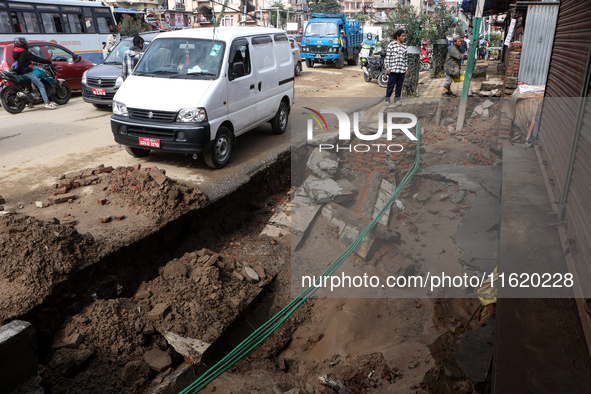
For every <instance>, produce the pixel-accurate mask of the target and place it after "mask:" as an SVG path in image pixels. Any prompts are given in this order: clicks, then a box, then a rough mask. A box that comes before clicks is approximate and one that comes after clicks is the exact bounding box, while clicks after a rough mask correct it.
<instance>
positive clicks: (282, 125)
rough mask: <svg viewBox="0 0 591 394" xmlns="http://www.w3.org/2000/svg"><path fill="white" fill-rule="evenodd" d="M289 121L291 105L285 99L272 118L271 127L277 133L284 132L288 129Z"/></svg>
mask: <svg viewBox="0 0 591 394" xmlns="http://www.w3.org/2000/svg"><path fill="white" fill-rule="evenodd" d="M288 121H289V107H288V106H287V104H285V103H284V102H283V101H282V102H281V104H279V109H278V110H277V114H276V115H275V117H274V118H273V119H272V120H271V128H272V129H273V133H275V134H283V133H285V130H287V122H288Z"/></svg>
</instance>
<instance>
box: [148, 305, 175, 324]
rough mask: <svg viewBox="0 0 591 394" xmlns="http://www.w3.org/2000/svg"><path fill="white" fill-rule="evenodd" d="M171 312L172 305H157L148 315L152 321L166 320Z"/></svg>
mask: <svg viewBox="0 0 591 394" xmlns="http://www.w3.org/2000/svg"><path fill="white" fill-rule="evenodd" d="M168 312H170V305H168V304H166V303H160V304H157V305H156V306H155V307H154V308H153V309H152V310H151V311H150V313H149V314H148V317H149V318H150V319H151V320H164V318H165V317H166V315H168Z"/></svg>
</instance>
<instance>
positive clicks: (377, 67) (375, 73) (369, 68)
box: [361, 50, 388, 88]
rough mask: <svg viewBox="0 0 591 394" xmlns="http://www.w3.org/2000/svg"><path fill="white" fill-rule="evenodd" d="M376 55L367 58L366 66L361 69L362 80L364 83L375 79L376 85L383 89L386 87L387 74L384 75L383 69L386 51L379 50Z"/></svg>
mask: <svg viewBox="0 0 591 394" xmlns="http://www.w3.org/2000/svg"><path fill="white" fill-rule="evenodd" d="M376 55H377V56H372V57H370V58H368V61H367V64H366V65H364V66H362V67H361V68H362V70H363V79H364V80H365V82H370V81H371V80H372V79H377V80H378V85H380V86H381V87H383V88H385V87H387V86H388V74H386V69H385V68H384V59H385V58H386V51H384V50H381V51H379V52H377V53H376Z"/></svg>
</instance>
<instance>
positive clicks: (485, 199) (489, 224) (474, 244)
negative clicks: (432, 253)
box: [416, 166, 501, 273]
mask: <svg viewBox="0 0 591 394" xmlns="http://www.w3.org/2000/svg"><path fill="white" fill-rule="evenodd" d="M416 176H418V177H420V178H426V179H432V180H435V181H442V182H455V183H457V184H458V185H459V187H460V190H464V191H467V192H472V193H476V199H474V201H473V204H470V208H471V209H469V210H467V211H466V213H465V215H464V218H463V220H462V222H461V223H460V225H459V226H458V230H457V231H456V232H455V233H454V234H453V235H452V239H453V240H454V242H455V243H456V245H457V247H458V250H460V252H461V253H462V256H461V257H460V258H459V259H458V261H459V263H460V264H462V265H463V266H464V267H465V268H467V269H472V270H476V271H481V272H486V273H492V271H493V269H494V268H495V267H496V266H497V264H498V250H499V220H500V213H501V204H500V201H499V199H498V198H497V196H498V195H500V194H499V193H500V190H501V169H500V168H497V167H488V166H469V167H467V166H432V167H429V168H428V169H426V170H425V171H423V172H421V173H417V174H416ZM495 194H496V195H495ZM458 198H459V197H458Z"/></svg>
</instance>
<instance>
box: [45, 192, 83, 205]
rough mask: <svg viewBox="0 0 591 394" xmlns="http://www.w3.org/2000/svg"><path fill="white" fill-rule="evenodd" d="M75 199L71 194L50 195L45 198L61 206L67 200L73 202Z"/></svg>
mask: <svg viewBox="0 0 591 394" xmlns="http://www.w3.org/2000/svg"><path fill="white" fill-rule="evenodd" d="M76 198H77V197H76V195H75V194H73V193H67V194H59V195H51V196H49V197H47V199H48V200H49V201H51V202H52V203H54V204H61V203H64V202H68V200H75V199H76Z"/></svg>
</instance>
